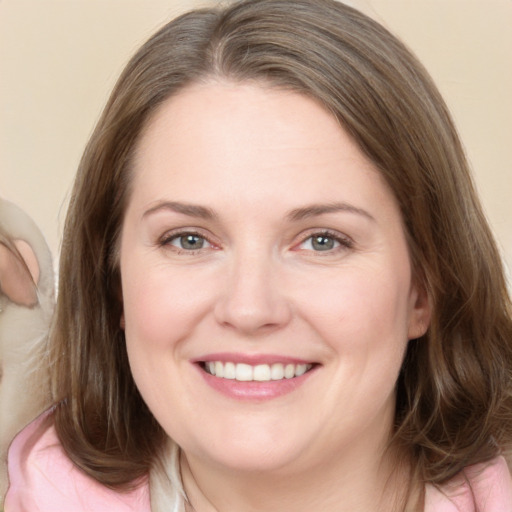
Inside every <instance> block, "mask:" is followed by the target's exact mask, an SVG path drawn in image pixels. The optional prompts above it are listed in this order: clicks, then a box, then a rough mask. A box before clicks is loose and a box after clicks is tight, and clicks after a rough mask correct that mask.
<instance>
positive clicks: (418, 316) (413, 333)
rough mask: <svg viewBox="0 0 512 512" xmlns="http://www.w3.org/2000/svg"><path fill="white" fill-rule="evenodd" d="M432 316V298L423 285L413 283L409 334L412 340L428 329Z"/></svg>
mask: <svg viewBox="0 0 512 512" xmlns="http://www.w3.org/2000/svg"><path fill="white" fill-rule="evenodd" d="M431 317H432V300H431V299H430V296H429V294H428V293H427V291H426V290H425V288H424V287H423V286H419V285H413V289H412V291H411V303H410V310H409V327H408V331H407V333H408V334H407V336H408V338H409V339H410V340H414V339H417V338H421V337H422V336H423V335H424V334H425V333H426V332H427V330H428V327H429V325H430V319H431Z"/></svg>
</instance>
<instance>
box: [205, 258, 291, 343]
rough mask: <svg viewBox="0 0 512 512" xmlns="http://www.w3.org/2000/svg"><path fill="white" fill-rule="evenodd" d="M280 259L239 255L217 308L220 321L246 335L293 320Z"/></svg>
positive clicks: (273, 328)
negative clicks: (274, 260) (273, 259)
mask: <svg viewBox="0 0 512 512" xmlns="http://www.w3.org/2000/svg"><path fill="white" fill-rule="evenodd" d="M283 282H284V279H283V276H282V272H281V271H280V268H279V263H278V262H272V261H271V258H270V257H269V258H265V257H263V256H261V255H260V256H257V255H255V254H253V255H251V256H245V257H244V256H243V255H240V256H239V257H235V258H234V259H233V261H232V262H231V266H230V269H229V271H228V274H227V275H226V280H225V286H224V287H223V290H222V293H221V294H220V297H219V300H218V301H217V303H216V305H215V309H214V314H215V318H216V320H217V322H219V323H220V324H221V325H223V326H224V327H229V328H231V329H235V330H237V331H238V332H240V333H243V334H244V335H250V336H255V335H259V334H263V333H268V332H271V331H273V330H276V329H279V328H282V327H283V326H285V325H286V324H287V323H288V322H289V321H290V319H291V313H292V312H291V304H290V301H289V300H288V298H287V297H286V293H285V290H284V289H283Z"/></svg>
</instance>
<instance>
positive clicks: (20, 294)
mask: <svg viewBox="0 0 512 512" xmlns="http://www.w3.org/2000/svg"><path fill="white" fill-rule="evenodd" d="M14 246H15V247H16V249H17V250H18V252H19V256H21V258H22V260H20V258H19V256H18V254H15V253H14V252H13V251H12V250H11V249H10V248H9V247H7V246H5V245H4V244H1V243H0V289H1V291H2V292H3V293H4V294H5V295H6V296H7V298H8V299H9V300H10V301H11V302H14V303H15V304H18V305H19V306H27V307H31V306H35V305H36V304H37V303H38V299H37V290H36V285H37V283H38V281H39V263H38V262H37V258H36V255H35V254H34V251H33V250H32V247H30V245H29V244H28V243H27V242H25V241H24V240H14Z"/></svg>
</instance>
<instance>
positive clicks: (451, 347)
mask: <svg viewBox="0 0 512 512" xmlns="http://www.w3.org/2000/svg"><path fill="white" fill-rule="evenodd" d="M212 78H217V79H227V80H230V81H234V82H247V81H251V82H257V83H262V84H266V85H271V86H274V87H278V88H284V89H289V90H292V91H295V92H298V93H300V94H304V95H307V96H308V97H311V98H313V99H315V100H316V101H318V102H319V103H320V104H322V105H323V106H324V107H325V108H326V109H327V110H328V111H329V112H331V113H332V114H333V115H334V116H335V117H336V118H337V119H338V120H339V122H340V124H341V126H342V127H343V128H344V129H345V130H347V132H348V133H349V134H350V135H351V136H352V137H353V139H354V140H355V141H356V142H357V144H358V145H359V147H360V148H361V150H362V151H363V152H364V153H365V154H366V155H367V156H368V157H369V158H370V159H371V161H372V162H373V163H374V164H375V166H376V167H377V168H378V169H379V171H380V172H381V173H382V175H383V176H384V178H385V179H386V181H387V183H388V184H389V186H390V188H391V190H392V191H393V193H394V195H395V197H396V200H397V202H398V204H399V206H400V210H401V213H402V217H403V221H404V227H405V232H406V236H407V240H408V244H409V250H410V255H411V260H412V264H413V268H414V276H415V279H416V280H417V282H418V283H419V285H421V286H423V287H424V289H425V290H426V291H427V293H428V296H429V299H430V301H431V302H432V306H433V317H432V320H431V325H430V328H429V330H428V332H427V334H426V335H425V336H423V337H422V338H420V339H418V340H413V341H411V342H410V343H409V348H408V351H407V355H406V358H405V361H404V364H403V368H402V372H401V375H400V378H399V381H398V384H397V411H396V431H395V434H394V438H393V440H392V442H393V446H398V447H400V449H402V450H405V451H406V452H407V453H409V454H410V455H411V457H412V459H413V460H414V462H415V464H416V470H417V474H418V478H420V479H421V480H423V481H428V482H432V483H442V482H444V481H446V480H448V479H449V478H451V477H452V476H453V475H455V474H456V473H458V472H459V471H460V470H461V469H462V468H463V467H465V466H466V465H469V464H474V463H478V462H482V461H485V460H488V459H490V458H491V457H493V456H495V455H496V454H497V453H498V452H499V451H500V450H502V451H503V450H505V451H506V450H509V448H510V444H511V442H512V417H511V415H512V402H511V400H512V398H511V389H510V388H511V371H512V368H511V365H512V320H511V317H512V310H511V305H510V300H509V297H508V295H507V289H506V284H505V279H504V277H503V269H502V264H501V260H500V256H499V253H498V250H497V248H496V244H495V242H494V240H493V237H492V235H491V232H490V229H489V227H488V224H487V222H486V220H485V217H484V215H483V213H482V208H481V206H480V204H479V201H478V199H477V195H476V192H475V189H474V185H473V182H472V179H471V176H470V173H469V170H468V164H467V162H466V158H465V155H464V151H463V148H462V146H461V143H460V141H459V138H458V136H457V132H456V130H455V127H454V125H453V122H452V120H451V118H450V115H449V113H448V110H447V108H446V106H445V103H444V102H443V100H442V98H441V96H440V94H439V92H438V91H437V89H436V88H435V86H434V85H433V83H432V80H431V79H430V77H429V75H428V74H427V72H426V71H425V70H424V68H423V66H422V65H421V64H420V63H419V62H418V61H417V60H416V58H415V57H414V56H412V54H411V53H410V52H409V51H408V50H407V49H406V48H405V46H404V45H403V44H402V43H400V42H399V41H398V40H397V39H396V38H395V37H394V36H392V35H391V34H390V33H389V32H388V31H387V30H386V29H384V28H383V27H382V26H380V25H379V24H378V23H376V22H374V21H372V20H371V19H369V18H368V17H366V16H365V15H363V14H361V13H359V12H358V11H356V10H354V9H352V8H350V7H347V6H345V5H343V4H341V3H338V2H334V1H330V0H317V1H313V0H297V1H289V0H251V1H244V2H240V3H235V4H233V5H232V6H228V7H226V8H225V9H204V10H198V11H193V12H191V13H188V14H185V15H183V16H181V17H179V18H177V19H176V20H174V21H172V22H171V23H169V24H167V25H166V26H164V27H163V28H162V29H161V30H160V31H158V32H157V33H156V34H155V35H154V36H153V37H152V38H151V39H150V40H149V41H148V42H147V43H146V44H145V45H143V46H142V48H141V49H140V50H139V51H138V52H137V54H136V55H135V56H134V57H133V58H132V60H131V61H130V62H129V63H128V65H127V67H126V68H125V70H124V72H123V73H122V75H121V77H120V79H119V81H118V83H117V85H116V87H115V89H114V91H113V93H112V95H111V97H110V99H109V101H108V103H107V105H106V107H105V110H104V112H103V115H102V117H101V119H100V120H99V122H98V124H97V126H96V129H95V131H94V133H93V135H92V137H91V139H90V141H89V143H88V145H87V148H86V150H85V153H84V155H83V158H82V160H81V163H80V166H79V170H78V174H77V178H76V182H75V186H74V190H73V195H72V198H71V203H70V207H69V211H68V216H67V220H66V225H65V230H64V241H63V246H62V257H61V269H60V276H61V278H60V291H59V299H58V308H57V318H56V322H55V327H54V329H53V332H52V350H53V359H54V361H55V372H54V379H53V392H54V398H55V400H56V401H57V402H60V406H59V407H58V408H57V410H56V418H55V421H56V429H57V433H58V435H59V437H60V439H61V442H62V444H63V446H64V448H65V450H66V451H67V453H68V455H69V456H70V457H71V459H72V460H73V461H74V462H75V463H76V464H77V465H78V466H79V467H81V468H82V469H83V470H84V471H85V472H87V473H88V474H89V475H91V476H93V477H94V478H96V479H97V480H98V481H100V482H102V483H103V484H105V485H107V486H111V487H117V488H122V487H126V486H130V485H133V483H134V482H137V481H140V479H141V478H144V477H145V476H146V475H147V473H148V469H149V467H150V466H151V464H152V462H153V461H154V460H155V459H156V458H157V455H158V453H159V450H161V449H162V443H164V441H165V434H164V432H163V430H162V429H161V427H160V426H159V425H158V424H157V422H156V421H155V419H154V418H153V416H152V414H151V413H150V411H149V410H148V408H147V406H146V405H145V403H144V402H143V400H142V398H141V397H140V395H139V393H138V391H137V389H136V386H135V383H134V381H133V379H132V377H131V374H130V369H129V364H128V358H127V354H126V348H125V343H124V337H123V333H122V330H121V329H120V326H119V322H120V317H121V313H122V303H121V299H120V295H121V291H120V276H119V268H118V245H119V237H120V230H121V226H122V223H123V215H124V211H125V209H126V205H127V202H128V200H129V196H130V182H131V162H132V160H133V156H134V152H135V151H136V148H137V142H138V140H139V139H140V134H141V131H142V130H143V129H144V127H145V126H146V125H147V123H148V122H149V120H150V119H151V117H152V115H153V114H154V113H155V112H156V110H157V109H158V108H159V106H160V105H161V104H162V103H163V102H164V101H166V100H167V99H168V98H170V97H171V96H173V95H175V94H177V93H178V92H179V91H180V90H182V89H184V88H186V87H187V86H188V85H190V84H193V83H197V82H201V81H204V80H210V79H212Z"/></svg>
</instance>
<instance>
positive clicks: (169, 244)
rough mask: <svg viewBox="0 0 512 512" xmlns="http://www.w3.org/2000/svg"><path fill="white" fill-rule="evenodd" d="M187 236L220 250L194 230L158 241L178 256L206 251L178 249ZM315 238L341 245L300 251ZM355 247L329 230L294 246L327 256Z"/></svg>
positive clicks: (313, 234) (313, 233) (350, 241)
mask: <svg viewBox="0 0 512 512" xmlns="http://www.w3.org/2000/svg"><path fill="white" fill-rule="evenodd" d="M187 236H193V237H197V238H200V239H202V240H204V241H205V242H206V243H208V244H209V245H210V246H211V247H209V248H213V249H216V248H218V246H217V245H216V244H215V243H214V242H212V241H211V240H210V238H209V237H207V236H205V235H204V234H202V233H200V232H198V231H194V230H190V231H188V230H184V231H177V232H171V233H166V234H165V235H164V236H163V237H162V238H160V240H159V241H158V245H159V246H160V247H170V248H172V250H174V251H175V252H177V253H178V254H187V255H195V254H198V253H199V252H200V251H202V250H203V249H204V248H203V247H200V248H199V249H183V248H181V247H177V246H175V245H173V244H172V242H173V241H175V240H178V239H180V238H183V237H187ZM315 238H316V239H319V238H327V239H331V240H333V241H334V242H335V243H337V244H339V245H338V246H337V247H333V248H331V249H326V250H325V251H322V250H318V251H315V250H312V249H300V246H301V245H303V244H304V243H305V242H307V241H308V240H312V241H313V240H314V239H315ZM312 243H313V242H312ZM353 247H354V242H353V241H352V240H351V239H350V238H348V237H346V236H342V235H340V234H339V233H337V232H333V231H329V230H322V231H315V232H311V233H310V234H308V236H306V237H305V238H303V239H302V240H301V241H300V242H299V243H298V244H296V245H294V247H293V248H294V249H295V248H297V250H309V251H311V252H314V253H319V254H321V253H323V252H325V253H326V255H328V254H332V253H335V252H338V251H340V250H341V251H343V250H345V249H352V248H353Z"/></svg>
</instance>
